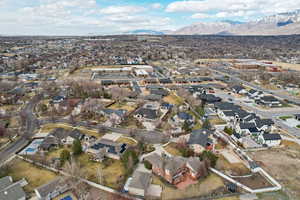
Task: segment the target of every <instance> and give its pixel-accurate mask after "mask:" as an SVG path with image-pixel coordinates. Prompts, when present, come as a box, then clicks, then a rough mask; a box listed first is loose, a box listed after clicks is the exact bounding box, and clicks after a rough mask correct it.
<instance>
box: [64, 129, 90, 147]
mask: <svg viewBox="0 0 300 200" xmlns="http://www.w3.org/2000/svg"><path fill="white" fill-rule="evenodd" d="M84 136H85V135H84V134H83V133H81V131H79V130H78V129H74V130H73V131H71V132H70V133H69V135H68V136H67V137H66V139H64V140H63V142H64V144H67V145H71V144H73V142H74V141H75V140H79V141H81V140H83V138H84Z"/></svg>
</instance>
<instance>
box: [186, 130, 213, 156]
mask: <svg viewBox="0 0 300 200" xmlns="http://www.w3.org/2000/svg"><path fill="white" fill-rule="evenodd" d="M212 134H213V131H211V130H208V129H198V130H194V131H193V132H192V133H191V134H190V137H189V140H188V142H187V143H188V145H189V147H190V148H191V149H193V151H194V152H195V153H201V152H203V151H204V150H211V149H212V148H213V140H212Z"/></svg>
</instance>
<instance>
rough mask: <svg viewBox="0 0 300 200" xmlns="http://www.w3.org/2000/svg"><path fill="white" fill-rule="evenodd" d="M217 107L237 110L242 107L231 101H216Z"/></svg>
mask: <svg viewBox="0 0 300 200" xmlns="http://www.w3.org/2000/svg"><path fill="white" fill-rule="evenodd" d="M214 106H215V108H217V109H219V110H237V109H240V106H238V105H235V104H233V103H229V102H216V103H215V104H214Z"/></svg>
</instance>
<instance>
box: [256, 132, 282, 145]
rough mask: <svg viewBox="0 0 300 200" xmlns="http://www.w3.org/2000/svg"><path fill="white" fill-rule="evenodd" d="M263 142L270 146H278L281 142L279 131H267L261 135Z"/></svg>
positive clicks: (260, 138)
mask: <svg viewBox="0 0 300 200" xmlns="http://www.w3.org/2000/svg"><path fill="white" fill-rule="evenodd" d="M259 140H260V141H261V143H262V144H264V145H267V146H269V147H273V146H278V145H280V143H281V136H280V134H278V133H272V134H271V133H265V134H262V135H261V136H260V137H259Z"/></svg>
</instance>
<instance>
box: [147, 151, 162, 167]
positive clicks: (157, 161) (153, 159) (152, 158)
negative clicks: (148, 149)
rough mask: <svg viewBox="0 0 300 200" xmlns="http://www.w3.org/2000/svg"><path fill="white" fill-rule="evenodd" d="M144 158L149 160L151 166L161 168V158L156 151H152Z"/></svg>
mask: <svg viewBox="0 0 300 200" xmlns="http://www.w3.org/2000/svg"><path fill="white" fill-rule="evenodd" d="M144 160H147V161H148V162H150V163H151V164H152V165H153V166H156V167H158V168H162V167H163V160H162V157H161V156H160V155H158V154H157V153H152V154H150V155H149V156H146V157H145V158H144Z"/></svg>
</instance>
